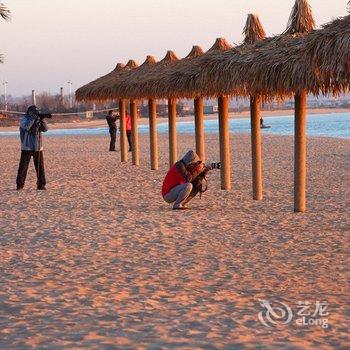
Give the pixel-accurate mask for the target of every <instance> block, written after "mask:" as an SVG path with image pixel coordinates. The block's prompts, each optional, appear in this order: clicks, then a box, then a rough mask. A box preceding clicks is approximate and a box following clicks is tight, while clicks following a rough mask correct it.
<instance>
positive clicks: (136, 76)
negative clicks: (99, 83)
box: [107, 54, 170, 98]
mask: <svg viewBox="0 0 350 350" xmlns="http://www.w3.org/2000/svg"><path fill="white" fill-rule="evenodd" d="M169 55H170V54H169ZM157 64H158V63H157V60H156V59H155V58H154V56H151V55H149V56H147V57H146V60H145V61H144V62H143V63H142V64H141V66H139V67H138V68H137V69H134V70H131V71H130V72H128V73H127V74H124V75H123V77H122V78H121V79H118V81H111V84H109V85H108V86H107V95H108V96H110V97H118V96H121V97H123V98H135V96H134V94H133V93H132V92H133V91H135V90H137V89H138V84H139V83H140V81H141V80H142V77H144V76H147V74H148V72H149V71H152V69H153V67H154V66H156V65H157Z"/></svg>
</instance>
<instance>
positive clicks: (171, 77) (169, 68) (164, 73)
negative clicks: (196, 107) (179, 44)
mask: <svg viewBox="0 0 350 350" xmlns="http://www.w3.org/2000/svg"><path fill="white" fill-rule="evenodd" d="M230 48H232V46H231V45H230V44H229V43H228V42H227V41H226V40H225V39H224V38H218V39H216V41H215V43H214V45H213V46H212V47H211V48H210V49H209V50H208V51H207V52H205V53H203V50H202V49H201V48H200V47H199V46H194V47H193V48H192V50H191V52H190V53H189V54H188V55H187V56H186V57H185V58H183V59H182V60H179V61H176V62H173V63H172V64H169V65H164V66H163V67H162V68H161V69H159V70H158V72H156V74H152V75H149V77H148V78H147V79H145V80H144V81H142V82H141V84H140V89H139V91H138V92H137V94H138V96H139V98H144V97H152V98H158V99H160V98H178V97H183V96H186V97H187V94H188V93H187V89H188V86H187V85H186V73H187V72H188V71H191V70H192V67H193V66H194V65H196V64H197V65H199V63H200V61H201V59H202V58H203V57H205V56H209V55H211V54H213V53H215V52H222V51H225V50H228V49H230ZM179 91H180V93H179Z"/></svg>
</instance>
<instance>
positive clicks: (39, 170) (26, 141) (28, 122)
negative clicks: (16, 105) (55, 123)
mask: <svg viewBox="0 0 350 350" xmlns="http://www.w3.org/2000/svg"><path fill="white" fill-rule="evenodd" d="M51 117H52V115H51V114H41V113H40V112H39V110H38V109H37V107H36V106H30V107H29V108H28V110H27V113H26V114H25V115H24V116H23V117H22V118H21V120H20V128H19V130H20V138H21V150H22V151H21V159H20V162H19V167H18V174H17V180H16V183H17V190H21V189H22V188H23V187H24V183H25V181H26V177H27V172H28V167H29V162H30V159H31V157H33V159H34V166H35V170H36V175H37V189H38V190H46V188H45V186H46V179H45V168H44V156H43V145H42V136H41V134H42V132H46V131H47V130H48V128H47V123H46V122H45V120H44V119H45V118H51Z"/></svg>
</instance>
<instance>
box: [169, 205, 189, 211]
mask: <svg viewBox="0 0 350 350" xmlns="http://www.w3.org/2000/svg"><path fill="white" fill-rule="evenodd" d="M186 209H190V208H189V207H187V206H186V205H184V204H174V206H173V210H186Z"/></svg>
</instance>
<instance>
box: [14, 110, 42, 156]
mask: <svg viewBox="0 0 350 350" xmlns="http://www.w3.org/2000/svg"><path fill="white" fill-rule="evenodd" d="M47 130H48V128H47V124H46V122H45V120H40V119H39V118H37V117H36V116H34V115H33V116H29V115H24V116H23V117H22V118H21V120H20V127H19V133H20V137H21V149H22V151H42V150H43V144H42V137H41V133H42V132H46V131H47Z"/></svg>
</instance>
